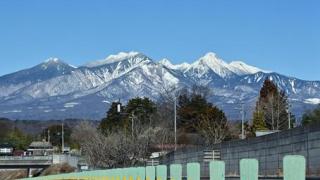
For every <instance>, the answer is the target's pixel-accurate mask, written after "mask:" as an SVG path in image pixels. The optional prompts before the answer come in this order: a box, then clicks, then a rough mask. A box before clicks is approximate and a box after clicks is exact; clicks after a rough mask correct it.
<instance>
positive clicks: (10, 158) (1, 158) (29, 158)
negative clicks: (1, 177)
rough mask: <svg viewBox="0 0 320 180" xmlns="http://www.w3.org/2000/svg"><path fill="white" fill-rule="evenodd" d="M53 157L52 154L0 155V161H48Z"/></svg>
mask: <svg viewBox="0 0 320 180" xmlns="http://www.w3.org/2000/svg"><path fill="white" fill-rule="evenodd" d="M52 159H53V156H0V161H21V160H22V161H23V160H25V161H37V160H46V161H50V160H52Z"/></svg>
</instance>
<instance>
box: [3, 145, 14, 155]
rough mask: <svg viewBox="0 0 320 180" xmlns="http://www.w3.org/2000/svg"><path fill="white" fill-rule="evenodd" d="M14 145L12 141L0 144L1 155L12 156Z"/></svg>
mask: <svg viewBox="0 0 320 180" xmlns="http://www.w3.org/2000/svg"><path fill="white" fill-rule="evenodd" d="M13 150H14V147H13V145H12V144H10V143H3V144H0V156H12V155H13Z"/></svg>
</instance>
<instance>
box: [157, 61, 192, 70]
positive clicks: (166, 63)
mask: <svg viewBox="0 0 320 180" xmlns="http://www.w3.org/2000/svg"><path fill="white" fill-rule="evenodd" d="M159 64H162V65H163V66H166V67H167V68H169V69H178V70H186V69H187V68H189V67H190V64H188V63H181V64H172V63H171V61H170V60H169V59H166V58H164V59H162V60H160V61H159Z"/></svg>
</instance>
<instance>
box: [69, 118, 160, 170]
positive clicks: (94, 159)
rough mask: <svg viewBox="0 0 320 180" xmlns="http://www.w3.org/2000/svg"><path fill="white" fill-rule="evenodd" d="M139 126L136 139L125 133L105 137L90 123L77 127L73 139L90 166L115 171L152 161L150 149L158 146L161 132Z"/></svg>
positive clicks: (157, 129)
mask: <svg viewBox="0 0 320 180" xmlns="http://www.w3.org/2000/svg"><path fill="white" fill-rule="evenodd" d="M139 126H140V125H139V124H136V125H135V127H136V129H135V130H136V131H135V132H136V134H135V136H134V137H131V136H128V135H126V134H125V133H124V132H122V131H115V132H111V133H109V134H108V135H107V136H105V135H103V134H102V133H101V132H100V131H99V130H97V129H96V128H95V127H93V126H92V125H91V124H90V123H87V122H84V123H80V124H79V125H78V126H76V127H75V129H74V131H73V134H72V138H73V139H74V140H75V141H77V142H78V143H79V144H80V146H81V150H82V153H83V154H84V155H85V157H86V159H87V161H88V163H89V164H90V165H91V166H93V167H100V168H101V167H104V168H115V167H127V166H135V165H139V164H141V163H143V162H144V161H145V159H146V158H148V156H149V153H150V146H151V144H153V143H154V142H156V136H155V135H156V134H157V132H158V131H159V130H160V128H151V127H150V128H147V127H139Z"/></svg>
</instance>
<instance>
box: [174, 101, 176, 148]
mask: <svg viewBox="0 0 320 180" xmlns="http://www.w3.org/2000/svg"><path fill="white" fill-rule="evenodd" d="M174 150H177V98H174Z"/></svg>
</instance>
